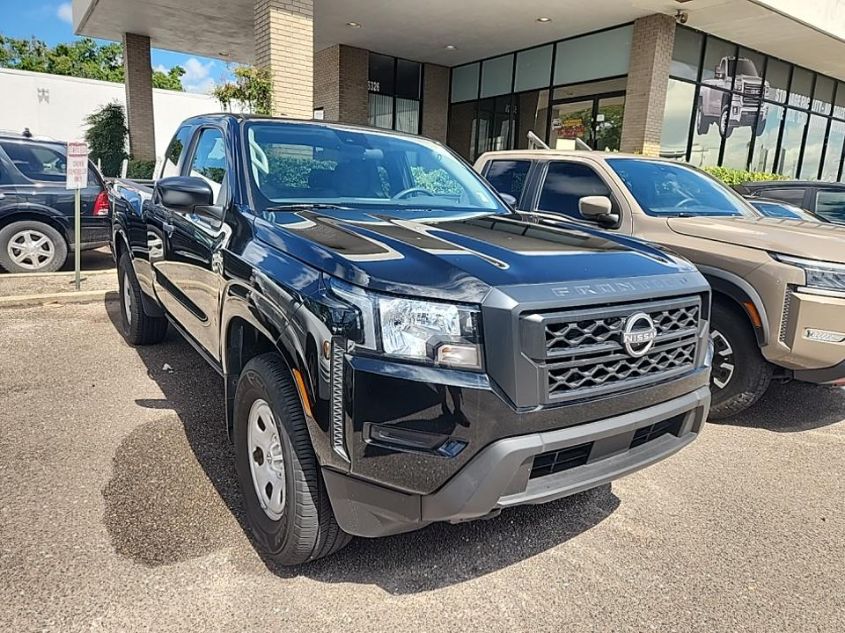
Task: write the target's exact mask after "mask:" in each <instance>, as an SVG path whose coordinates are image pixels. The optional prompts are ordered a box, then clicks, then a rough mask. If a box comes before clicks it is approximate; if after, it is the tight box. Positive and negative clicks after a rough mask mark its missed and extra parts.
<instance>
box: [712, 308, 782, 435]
mask: <svg viewBox="0 0 845 633" xmlns="http://www.w3.org/2000/svg"><path fill="white" fill-rule="evenodd" d="M710 340H711V341H713V369H712V372H711V374H710V387H711V391H712V393H713V403H712V406H711V408H710V418H711V419H714V420H718V419H720V418H727V417H730V416H733V415H736V414H737V413H739V412H740V411H743V410H745V409H747V408H748V407H750V406H751V405H752V404H754V403H755V402H757V400H759V399H760V397H761V396H762V395H763V394H764V393H766V389H768V388H769V383H770V382H771V380H772V371H773V369H774V368H773V367H772V365H771V364H769V363H768V362H767V361H766V359H765V358H763V355H762V354H761V353H760V348H759V347H758V346H757V339H756V337H755V336H754V332H753V331H752V330H751V324H750V323H749V322H748V317H747V316H746V315H745V314H744V313H743V312H742V311H741V310H740V309H739V308H736V307H734V306H733V305H730V304H728V303H726V302H723V301H718V300H717V301H714V302H713V312H712V320H711V327H710Z"/></svg>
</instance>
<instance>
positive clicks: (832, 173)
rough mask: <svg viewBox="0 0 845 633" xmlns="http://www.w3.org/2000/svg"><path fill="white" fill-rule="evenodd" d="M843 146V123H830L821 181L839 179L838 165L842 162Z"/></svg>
mask: <svg viewBox="0 0 845 633" xmlns="http://www.w3.org/2000/svg"><path fill="white" fill-rule="evenodd" d="M843 144H845V123H844V122H842V121H831V123H830V132H829V133H828V136H827V150H826V151H825V153H824V165H822V180H828V181H831V182H833V181H836V180H837V179H838V178H839V164H840V163H841V162H842V148H843Z"/></svg>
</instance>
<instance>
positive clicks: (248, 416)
mask: <svg viewBox="0 0 845 633" xmlns="http://www.w3.org/2000/svg"><path fill="white" fill-rule="evenodd" d="M234 441H235V466H236V468H237V472H238V480H239V481H240V485H241V491H242V492H243V497H244V505H245V507H246V516H247V521H248V523H249V526H250V528H251V530H252V533H253V535H254V536H255V539H256V541H258V544H259V546H260V547H261V548H262V549H263V550H264V551H265V552H266V554H267V555H269V557H270V558H272V559H273V560H275V561H276V562H277V563H279V564H281V565H298V564H301V563H305V562H308V561H311V560H315V559H317V558H322V557H323V556H328V555H329V554H332V553H334V552H336V551H337V550H339V549H341V548H342V547H344V546H345V545H346V544H347V543H349V541H350V540H351V538H352V537H351V536H349V535H348V534H346V533H345V532H343V531H342V530H341V529H340V527H339V526H338V524H337V522H336V521H335V518H334V514H333V513H332V507H331V505H330V503H329V497H328V494H327V492H326V488H325V485H324V483H323V479H322V476H321V474H320V468H319V465H318V464H317V458H316V456H315V455H314V450H313V449H312V447H311V438H310V437H309V435H308V428H307V426H306V422H305V415H304V414H303V412H302V406H301V404H300V402H299V395H298V393H297V391H296V387H295V386H294V383H293V378H292V377H291V374H290V371H288V368H287V366H286V365H285V364H284V362H283V361H282V359H281V358H280V357H279V356H278V355H276V354H272V353H269V354H262V355H261V356H258V357H256V358H253V359H252V360H251V361H249V362H248V363H247V364H246V367H244V370H243V372H241V377H240V379H239V381H238V388H237V390H236V392H235V413H234Z"/></svg>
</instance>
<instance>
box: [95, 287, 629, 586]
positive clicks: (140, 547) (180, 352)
mask: <svg viewBox="0 0 845 633" xmlns="http://www.w3.org/2000/svg"><path fill="white" fill-rule="evenodd" d="M114 298H115V296H114V295H111V296H110V297H109V298H107V301H106V310H107V312H108V314H109V317H110V318H111V321H112V323H113V324H114V325H115V328H116V329H117V330H118V332H119V331H120V312H119V303H118V302H117V301H114V300H113V299H114ZM109 299H111V300H109ZM135 351H136V352H137V354H138V355H139V357H140V359H141V360H142V361H143V363H144V365H145V366H146V369H147V373H148V375H149V376H150V378H152V379H153V380H154V381H155V382H156V383H157V385H158V387H159V388H160V389H161V391H162V393H163V395H164V398H163V399H138V400H136V403H137V404H138V405H139V406H141V407H144V408H147V409H153V410H157V411H161V417H160V418H158V419H156V420H154V421H152V422H147V423H145V424H141V425H140V426H139V427H138V428H137V429H136V430H135V431H134V432H133V433H131V434H130V435H129V436H128V437H127V438H126V439H125V440H124V441H123V442H122V444H121V445H120V447H119V448H118V450H117V452H116V453H115V457H114V463H115V468H114V473H115V474H114V476H113V478H112V480H111V481H110V482H109V483H108V484H107V485H106V487H105V488H104V490H103V497H104V499H105V505H106V510H105V519H104V522H105V525H106V528H107V529H108V531H109V534H110V537H111V540H112V543H113V545H114V547H115V549H116V551H117V552H118V553H119V554H121V555H123V556H126V557H127V558H130V559H132V560H134V561H135V562H137V563H140V564H143V565H146V566H148V567H158V566H161V565H170V564H175V563H179V562H183V561H187V560H191V559H194V558H198V557H201V556H206V555H209V554H212V553H213V552H216V551H221V550H225V549H227V548H228V549H230V550H233V551H232V554H231V559H232V560H233V562H234V564H235V566H236V568H238V569H239V570H241V571H243V572H244V573H261V571H262V569H264V568H266V570H269V571H270V572H272V573H273V574H275V575H277V576H278V577H280V578H293V577H296V576H300V575H301V576H306V577H308V578H312V579H314V580H318V581H321V582H332V583H335V582H350V583H360V584H373V585H377V586H379V587H381V588H383V589H384V590H385V591H387V592H389V593H392V594H409V593H416V592H421V591H429V590H433V589H438V588H441V587H446V586H450V585H454V584H457V583H461V582H464V581H467V580H471V579H473V578H477V577H479V576H483V575H485V574H487V573H491V572H494V571H496V570H498V569H501V568H504V567H506V566H509V565H513V564H516V563H519V562H521V561H523V560H526V559H529V558H531V557H532V556H535V555H537V554H540V553H542V552H544V551H547V550H549V549H551V548H554V547H556V546H558V545H561V544H562V543H565V542H566V541H568V540H569V539H571V538H573V537H575V536H577V535H579V534H581V533H583V532H586V531H587V530H589V529H590V528H592V527H594V526H595V525H597V524H598V523H600V522H601V521H602V520H604V519H605V518H606V517H608V516H609V515H610V514H612V513H613V511H614V510H615V509H616V508H617V507H618V506H619V499H618V498H617V497H616V496H615V495H614V494H613V493H612V491H611V487H610V486H609V485H607V486H602V487H600V488H597V489H595V490H592V491H589V492H586V493H582V494H580V495H575V496H573V497H570V498H567V499H562V500H560V501H557V502H553V503H550V504H547V505H544V506H527V507H522V508H514V509H512V510H509V511H506V512H504V513H502V514H501V515H500V516H499V517H496V518H494V519H490V520H487V521H476V522H472V523H464V524H459V525H448V524H436V525H432V526H429V527H428V528H426V529H424V530H421V531H419V532H413V533H409V534H403V535H398V536H393V537H389V538H383V539H375V540H371V539H354V540H353V541H352V543H351V544H350V545H349V546H348V547H347V548H345V549H344V550H342V551H340V552H339V553H337V554H335V555H334V556H332V557H330V558H327V559H323V560H319V561H315V562H313V563H310V564H308V565H302V566H299V567H295V568H289V567H282V566H279V565H277V564H276V563H274V562H273V561H272V560H270V559H267V558H266V557H264V556H262V555H261V553H260V552H258V554H259V556H261V562H262V563H263V565H262V564H259V563H258V562H257V561H256V559H255V556H254V555H253V554H252V551H251V549H250V545H252V547H253V548H254V543H252V542H251V540H248V539H249V532H248V529H247V527H246V525H245V521H244V515H243V509H242V505H241V496H240V490H239V488H238V483H237V480H236V478H235V473H234V457H233V452H232V447H231V444H230V443H229V440H228V438H227V435H226V430H225V425H224V423H223V420H224V408H223V382H222V380H221V379H220V377H219V376H218V375H217V374H216V373H215V372H214V370H213V369H211V368H210V367H209V366H208V365H207V364H206V363H205V361H203V360H202V359H201V358H200V356H199V355H198V354H197V353H196V352H195V351H194V350H193V349H192V348H191V347H190V345H189V344H188V343H186V342H185V341H183V340H182V339H181V338H180V337H179V335H178V334H176V333H175V332H173V331H172V330H171V332H170V334H169V335H168V337H167V339H166V341H165V342H164V343H162V344H160V345H156V346H152V347H146V348H136V349H135ZM191 453H193V456H195V457H196V462H194V460H193V459H190V454H191ZM186 457H188V459H186ZM209 481H210V482H211V484H212V486H208V482H209ZM233 519H234V520H233ZM240 531H242V534H241V533H240ZM244 535H246V538H244ZM256 551H257V550H256Z"/></svg>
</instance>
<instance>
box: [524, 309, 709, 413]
mask: <svg viewBox="0 0 845 633" xmlns="http://www.w3.org/2000/svg"><path fill="white" fill-rule="evenodd" d="M701 311H702V303H701V297H699V296H698V295H695V296H691V297H683V298H680V299H677V298H676V299H667V300H663V301H656V302H649V303H634V304H623V305H614V306H601V307H598V308H590V309H586V310H584V309H574V310H562V311H554V312H541V313H529V314H523V315H522V329H523V332H522V340H523V352H524V353H525V354H526V355H527V356H528V357H529V358H531V359H533V360H534V361H535V362H537V364H538V365H539V366H540V367H541V368H542V369H543V373H544V376H545V383H546V384H545V386H546V390H547V391H546V396H547V397H546V400H547V401H548V402H557V401H562V400H571V399H574V398H580V397H586V396H594V395H596V394H601V393H607V392H612V391H620V390H623V389H627V388H631V387H635V386H639V385H643V384H650V383H653V382H658V381H660V380H664V379H668V378H670V377H673V376H675V375H679V374H681V373H685V372H686V371H689V370H691V369H693V367H694V366H695V359H696V352H697V341H698V334H699V330H700V327H701V320H702V314H701ZM645 315H648V317H649V318H650V319H651V322H653V324H654V331H653V332H652V334H653V337H654V342H653V344H652V346H651V347H650V348H648V347H647V345H645V344H639V345H636V346H634V345H628V346H626V344H625V342H624V332H625V329H626V326H627V324H628V322H629V320H635V321H636V323H635V324H634V325H639V324H647V323H648V319H646V318H644V316H645Z"/></svg>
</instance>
